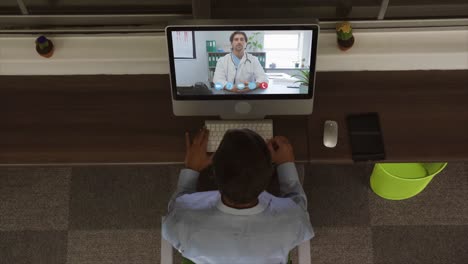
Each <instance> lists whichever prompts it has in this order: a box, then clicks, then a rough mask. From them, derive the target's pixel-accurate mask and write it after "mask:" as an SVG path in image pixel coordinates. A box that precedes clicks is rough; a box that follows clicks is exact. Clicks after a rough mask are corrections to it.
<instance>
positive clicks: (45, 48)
mask: <svg viewBox="0 0 468 264" xmlns="http://www.w3.org/2000/svg"><path fill="white" fill-rule="evenodd" d="M36 51H37V53H39V55H41V56H42V57H44V58H50V57H52V55H53V54H54V43H52V41H51V40H50V39H47V38H46V37H44V36H40V37H38V38H37V39H36Z"/></svg>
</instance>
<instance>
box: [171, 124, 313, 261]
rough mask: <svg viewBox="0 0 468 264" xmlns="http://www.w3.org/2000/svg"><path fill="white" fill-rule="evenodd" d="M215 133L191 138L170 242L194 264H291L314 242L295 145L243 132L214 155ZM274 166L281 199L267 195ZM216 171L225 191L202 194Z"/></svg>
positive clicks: (223, 143)
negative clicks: (299, 249)
mask: <svg viewBox="0 0 468 264" xmlns="http://www.w3.org/2000/svg"><path fill="white" fill-rule="evenodd" d="M208 133H209V132H208V131H207V130H206V129H202V130H200V132H199V133H198V134H197V135H196V136H195V138H194V140H193V142H190V138H189V135H188V133H187V134H186V147H187V153H186V157H185V166H186V169H183V170H182V171H181V172H180V175H179V181H178V185H177V190H176V192H175V193H174V195H173V196H172V198H171V200H170V201H169V213H168V214H167V216H166V218H165V219H164V221H163V223H162V235H163V237H164V238H165V239H166V240H167V241H169V243H171V244H172V246H173V247H175V248H176V249H177V250H179V252H180V253H181V254H182V255H183V256H184V257H185V258H186V259H188V260H190V261H193V262H194V263H203V264H210V263H213V264H214V263H216V264H219V263H229V264H236V263H239V264H240V263H242V264H246V263H255V264H280V263H281V264H283V263H287V261H288V253H289V252H290V251H291V250H292V249H293V248H294V247H296V246H297V245H299V244H301V243H302V242H304V241H306V240H309V239H311V238H312V237H313V236H314V232H313V229H312V226H311V224H310V220H309V214H308V212H307V198H306V195H305V193H304V190H303V189H302V186H301V184H300V182H299V177H298V173H297V170H296V166H295V164H294V154H293V149H292V146H291V144H290V143H289V142H288V140H287V139H286V138H285V137H275V138H273V139H271V140H269V141H268V142H265V141H264V140H263V138H262V137H260V136H259V135H258V134H256V133H255V132H253V131H251V130H248V129H235V130H229V131H228V132H227V133H226V134H225V136H224V138H223V140H222V141H221V144H220V146H219V148H218V150H217V151H216V153H214V154H213V155H212V156H211V155H209V154H208V153H207V152H206V147H207V142H208ZM273 164H276V166H277V171H278V181H279V187H280V196H279V197H276V196H273V195H272V194H270V193H268V192H266V191H265V188H266V187H267V186H268V185H269V183H270V180H271V178H272V174H273V170H274V167H273ZM210 165H213V171H214V174H215V177H216V182H217V185H218V189H219V190H215V191H206V192H196V186H197V181H198V178H199V174H200V172H201V171H202V170H204V169H205V168H207V167H208V166H210Z"/></svg>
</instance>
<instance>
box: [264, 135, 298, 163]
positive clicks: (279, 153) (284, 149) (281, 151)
mask: <svg viewBox="0 0 468 264" xmlns="http://www.w3.org/2000/svg"><path fill="white" fill-rule="evenodd" d="M267 145H268V149H269V150H270V153H271V159H272V161H273V163H275V164H276V165H281V164H283V163H286V162H294V160H295V158H294V151H293V148H292V146H291V143H289V140H288V139H287V138H285V137H282V136H276V137H274V138H272V139H270V140H268V141H267Z"/></svg>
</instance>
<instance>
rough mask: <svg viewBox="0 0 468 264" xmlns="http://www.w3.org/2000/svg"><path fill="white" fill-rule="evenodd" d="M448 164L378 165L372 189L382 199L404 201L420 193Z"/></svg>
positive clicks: (372, 179)
mask: <svg viewBox="0 0 468 264" xmlns="http://www.w3.org/2000/svg"><path fill="white" fill-rule="evenodd" d="M445 166H447V163H376V164H375V165H374V170H373V171H372V174H371V177H370V186H371V189H372V190H373V191H374V193H376V194H377V195H379V196H380V197H382V198H385V199H389V200H403V199H408V198H410V197H413V196H415V195H417V194H418V193H420V192H421V191H422V190H424V188H426V186H427V185H428V184H429V182H430V181H431V180H432V178H434V176H435V175H437V174H438V173H439V172H441V171H442V170H443V169H444V168H445Z"/></svg>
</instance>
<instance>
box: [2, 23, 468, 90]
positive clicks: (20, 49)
mask: <svg viewBox="0 0 468 264" xmlns="http://www.w3.org/2000/svg"><path fill="white" fill-rule="evenodd" d="M354 36H355V38H356V42H355V44H354V47H353V48H351V49H350V50H348V51H346V52H343V51H341V50H339V49H338V48H337V44H336V35H335V34H334V33H320V35H319V46H318V58H317V70H318V71H366V70H369V71H388V70H435V69H440V70H451V69H468V30H466V29H465V30H441V31H434V30H432V31H420V30H419V29H418V30H414V31H411V30H408V31H403V32H401V31H398V32H359V31H355V33H354ZM36 37H37V35H22V36H18V35H14V36H7V35H2V36H0V75H68V74H69V75H76V74H167V73H169V64H168V56H167V45H166V39H165V37H164V36H162V35H143V36H142V35H130V34H120V35H115V34H113V35H104V34H100V35H50V36H49V37H50V38H51V39H52V40H53V41H54V43H55V47H56V50H55V53H54V56H53V57H52V58H50V59H45V58H42V57H40V56H39V55H37V53H36V51H35V49H34V40H35V38H36ZM203 49H205V43H204V44H203ZM197 56H198V55H197ZM0 89H1V84H0Z"/></svg>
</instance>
